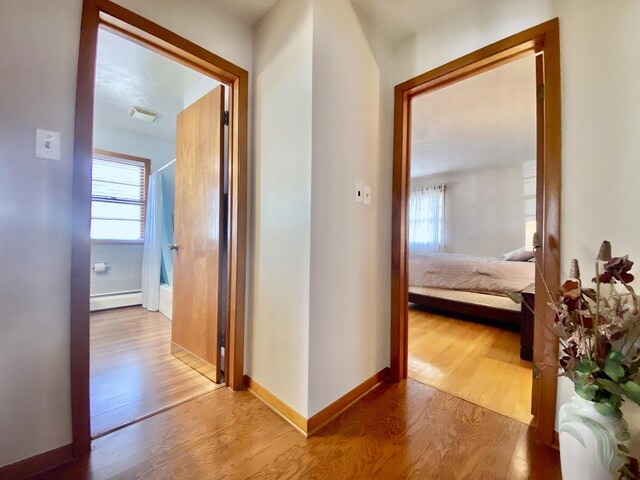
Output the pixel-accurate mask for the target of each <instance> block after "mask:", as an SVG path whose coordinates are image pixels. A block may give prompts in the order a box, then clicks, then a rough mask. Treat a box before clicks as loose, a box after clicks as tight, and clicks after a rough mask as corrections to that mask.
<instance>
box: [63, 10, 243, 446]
mask: <svg viewBox="0 0 640 480" xmlns="http://www.w3.org/2000/svg"><path fill="white" fill-rule="evenodd" d="M101 27H102V28H106V29H108V30H110V31H111V32H113V33H116V34H119V35H122V36H124V37H126V38H127V39H129V40H131V41H133V42H135V43H138V44H140V45H143V46H145V47H147V48H150V49H151V50H154V51H156V52H158V53H161V54H162V55H165V56H167V57H169V58H171V59H173V60H175V61H177V62H179V63H182V64H183V65H186V66H188V67H190V68H193V69H195V70H197V71H199V72H201V73H204V74H205V75H208V76H210V77H212V78H215V79H216V80H218V81H220V82H221V83H223V84H225V85H227V86H228V87H229V90H230V92H229V106H230V109H229V110H230V112H229V217H228V221H229V229H228V239H227V241H228V252H229V253H228V263H227V285H228V286H229V287H228V290H227V325H226V335H225V354H226V355H225V357H226V372H225V383H226V385H227V386H228V387H229V388H231V389H232V390H241V389H244V388H245V387H244V379H243V373H244V371H243V367H244V365H243V363H244V316H245V279H246V245H247V124H248V98H249V95H248V93H249V92H248V88H249V73H248V72H247V71H246V70H244V69H242V68H240V67H238V66H237V65H234V64H233V63H231V62H229V61H227V60H225V59H223V58H222V57H219V56H218V55H215V54H214V53H211V52H209V51H208V50H205V49H204V48H202V47H200V46H198V45H196V44H195V43H193V42H190V41H189V40H187V39H185V38H183V37H181V36H179V35H177V34H175V33H173V32H171V31H169V30H167V29H166V28H164V27H162V26H160V25H158V24H156V23H154V22H152V21H150V20H148V19H146V18H144V17H142V16H141V15H138V14H136V13H134V12H132V11H130V10H127V9H126V8H124V7H121V6H120V5H117V4H115V3H113V2H112V1H109V0H83V7H82V20H81V27H80V49H79V55H78V72H77V88H76V110H75V130H74V153H73V193H72V226H71V228H72V240H71V307H70V317H71V319H70V322H71V323H70V327H71V344H70V350H71V351H70V360H71V409H72V410H71V421H72V436H73V442H72V446H73V455H74V457H76V458H77V457H79V456H81V455H84V454H86V453H88V452H89V451H90V449H91V433H90V409H89V315H90V310H89V283H90V270H89V264H90V253H91V243H90V240H89V229H90V209H91V156H92V147H93V101H94V87H95V85H94V78H95V68H96V67H95V65H96V53H97V51H96V49H97V37H98V30H99V28H101Z"/></svg>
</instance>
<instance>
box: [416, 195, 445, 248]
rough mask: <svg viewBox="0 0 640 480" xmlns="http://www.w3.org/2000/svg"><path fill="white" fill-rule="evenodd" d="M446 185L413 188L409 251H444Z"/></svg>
mask: <svg viewBox="0 0 640 480" xmlns="http://www.w3.org/2000/svg"><path fill="white" fill-rule="evenodd" d="M444 191H445V186H444V185H432V186H430V187H418V188H412V189H411V192H410V195H409V249H410V250H411V251H413V252H415V253H431V252H439V251H442V250H443V249H444Z"/></svg>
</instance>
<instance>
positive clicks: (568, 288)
mask: <svg viewBox="0 0 640 480" xmlns="http://www.w3.org/2000/svg"><path fill="white" fill-rule="evenodd" d="M632 266H633V262H632V261H631V260H629V258H628V256H626V255H625V256H623V257H612V256H611V244H610V243H609V242H608V241H605V242H603V243H602V246H601V247H600V251H599V253H598V256H597V258H596V261H595V270H596V275H595V277H594V278H593V279H592V282H593V283H594V284H595V288H585V287H583V285H582V280H581V278H580V268H579V265H578V261H577V260H575V259H574V260H572V261H571V269H570V274H569V277H570V279H569V280H567V281H566V282H564V284H563V285H562V289H561V292H560V293H559V301H558V302H555V301H554V300H553V299H554V296H553V295H552V294H551V292H550V291H549V289H548V287H547V286H546V284H545V288H546V290H547V294H548V295H549V298H550V299H551V301H550V302H549V305H550V307H551V308H553V310H554V311H555V314H556V318H555V323H554V332H555V334H556V335H557V336H558V338H559V340H560V345H561V351H562V355H561V357H560V360H559V367H560V371H559V373H560V375H563V376H565V377H568V378H570V379H571V380H572V381H573V383H574V384H575V391H576V394H577V395H579V396H580V397H582V398H584V399H585V400H588V401H591V402H594V403H593V404H594V407H595V409H596V411H597V412H598V413H600V414H601V415H605V416H609V417H615V418H618V419H620V420H621V425H623V428H622V429H621V431H620V432H619V433H618V435H617V439H618V440H619V441H620V442H624V441H626V440H628V439H629V432H628V430H627V428H626V423H625V422H624V421H623V420H622V411H621V406H622V403H623V402H624V401H625V399H626V400H630V401H632V402H634V403H636V404H638V405H640V384H638V371H639V370H640V348H639V347H638V340H639V338H640V308H639V303H640V302H639V298H638V295H637V294H636V292H635V290H634V289H633V287H632V286H631V285H630V284H631V283H632V282H633V280H634V277H633V275H632V274H631V273H630V270H631V267H632ZM509 296H510V297H512V298H513V299H514V300H515V301H519V300H520V299H519V298H518V297H519V296H518V295H517V294H516V295H515V298H514V296H513V295H512V294H511V295H509ZM618 450H619V453H620V455H621V456H622V457H624V461H625V463H624V465H623V466H622V467H621V469H620V470H619V472H620V478H621V479H638V478H640V465H639V463H638V459H636V458H635V457H633V456H632V455H631V454H630V453H629V451H628V449H627V448H626V446H625V445H624V444H623V443H619V444H618Z"/></svg>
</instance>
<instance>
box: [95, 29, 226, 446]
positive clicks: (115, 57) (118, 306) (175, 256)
mask: <svg viewBox="0 0 640 480" xmlns="http://www.w3.org/2000/svg"><path fill="white" fill-rule="evenodd" d="M226 92H227V90H226V89H225V87H224V86H223V85H222V84H221V83H220V82H218V81H216V80H214V79H213V78H211V77H208V76H206V75H203V74H201V73H199V72H197V71H195V70H193V69H190V68H188V67H187V66H184V65H181V64H180V63H178V62H176V61H174V60H172V59H170V58H167V57H166V56H164V55H161V54H159V53H157V52H154V51H152V50H150V49H149V48H147V47H145V46H142V45H138V44H136V43H133V42H132V41H130V40H129V39H127V38H125V37H123V36H121V35H116V34H115V33H112V32H110V31H108V30H106V29H105V28H101V29H100V30H99V32H98V49H97V62H96V79H95V92H94V120H93V146H94V149H93V153H94V154H93V158H92V180H91V230H90V236H91V292H90V295H91V298H90V306H91V312H92V313H91V320H90V324H91V326H90V334H91V346H90V355H91V356H90V363H91V368H90V375H91V381H90V396H91V434H92V437H93V438H96V437H98V436H102V435H105V434H107V433H110V432H112V431H114V430H116V429H120V428H123V427H124V426H127V425H130V424H132V423H135V422H137V421H140V420H142V419H144V418H147V417H149V416H151V415H154V414H156V413H160V412H162V411H164V410H167V409H168V408H171V407H173V406H177V405H180V404H182V403H184V402H186V401H189V400H192V399H194V398H196V397H199V396H201V395H204V394H206V393H210V392H212V391H213V390H216V389H217V388H220V387H222V386H223V384H222V381H223V374H224V364H223V361H224V360H223V358H224V342H223V339H224V335H225V327H226V321H225V315H226V310H225V303H226V302H225V299H226V291H225V288H226V285H225V283H226V282H225V272H226V259H227V236H226V231H227V218H226V216H225V212H226V211H227V207H226V203H225V200H226V198H228V181H227V174H228V171H229V169H228V161H227V157H226V152H225V148H224V147H225V145H227V144H228V142H227V134H228V128H226V127H224V125H223V120H224V117H223V116H224V115H225V112H227V111H228V95H226ZM212 95H213V96H217V97H216V98H218V110H217V111H214V109H213V108H212V105H211V98H210V97H211V96H212ZM221 119H222V120H221ZM196 122H197V123H196ZM195 129H198V130H195ZM203 144H207V147H208V148H207V149H203V150H201V151H196V150H197V149H198V147H199V146H200V145H203ZM214 149H215V151H214ZM202 227H204V228H205V229H207V230H209V231H208V232H207V233H206V234H203V233H204V232H203V230H202ZM180 247H182V250H179V248H180ZM194 247H195V248H194ZM193 256H195V257H196V258H195V260H194V258H193ZM185 257H188V258H185ZM203 259H204V261H205V262H207V263H206V265H207V268H206V271H196V268H197V267H196V265H195V262H197V261H202V260H203ZM194 282H195V284H196V285H197V287H195V285H194ZM174 300H175V301H174ZM194 308H195V309H197V313H196V312H194ZM174 313H175V314H174ZM194 359H197V360H196V361H194Z"/></svg>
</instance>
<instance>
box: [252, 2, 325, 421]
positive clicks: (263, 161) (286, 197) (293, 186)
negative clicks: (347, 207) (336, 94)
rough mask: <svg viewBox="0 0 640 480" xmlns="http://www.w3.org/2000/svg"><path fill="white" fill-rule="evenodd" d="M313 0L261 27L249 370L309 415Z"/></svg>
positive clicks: (276, 11) (280, 10)
mask: <svg viewBox="0 0 640 480" xmlns="http://www.w3.org/2000/svg"><path fill="white" fill-rule="evenodd" d="M312 35H313V22H312V16H311V2H310V0H281V1H280V2H278V3H277V4H276V5H275V6H274V7H273V8H272V9H271V10H270V12H269V13H268V14H267V15H266V16H265V17H263V18H262V19H261V20H260V22H259V23H258V24H257V25H256V27H255V29H254V50H253V52H254V53H253V55H254V57H253V58H254V62H253V82H254V83H253V91H254V97H253V102H254V112H255V116H254V119H253V131H254V164H253V165H254V166H253V171H252V187H251V190H252V212H253V214H252V223H251V228H250V235H249V239H250V242H251V247H250V252H251V255H250V258H249V265H250V275H249V285H248V302H247V307H248V315H247V325H246V330H247V345H246V348H245V351H246V366H245V370H246V373H247V374H248V375H250V376H251V377H252V378H253V379H254V380H255V381H257V382H258V383H259V384H261V385H262V386H264V387H265V388H267V389H268V390H269V391H270V392H271V393H273V394H274V395H276V396H277V397H278V398H280V399H281V400H282V401H283V402H285V403H286V404H288V405H289V406H290V407H292V408H293V409H294V410H296V411H297V412H298V413H300V414H301V415H304V416H306V415H307V398H308V355H309V353H308V352H309V262H310V260H309V255H310V253H309V252H310V228H311V227H310V222H311V82H312V76H311V75H312V64H311V62H312V42H313V37H312Z"/></svg>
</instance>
